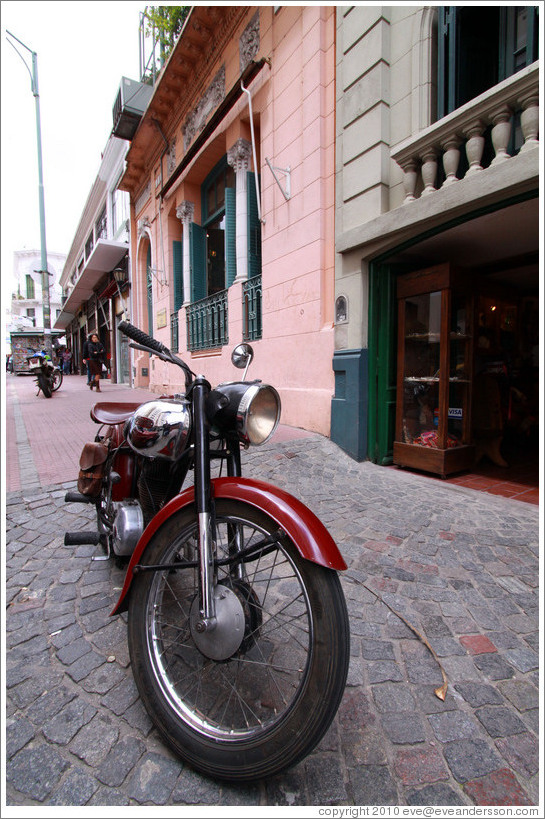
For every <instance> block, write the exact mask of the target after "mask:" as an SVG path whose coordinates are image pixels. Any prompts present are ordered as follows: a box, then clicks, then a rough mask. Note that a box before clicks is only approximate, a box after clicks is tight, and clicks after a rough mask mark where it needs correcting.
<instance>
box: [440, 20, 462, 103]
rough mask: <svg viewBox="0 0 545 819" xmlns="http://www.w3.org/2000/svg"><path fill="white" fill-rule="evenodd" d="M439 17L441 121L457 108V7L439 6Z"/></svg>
mask: <svg viewBox="0 0 545 819" xmlns="http://www.w3.org/2000/svg"><path fill="white" fill-rule="evenodd" d="M437 16H438V19H437V39H438V43H437V119H441V118H442V117H446V115H447V114H450V113H451V111H454V108H455V107H456V105H455V97H456V31H457V29H456V7H454V6H439V8H438V9H437Z"/></svg>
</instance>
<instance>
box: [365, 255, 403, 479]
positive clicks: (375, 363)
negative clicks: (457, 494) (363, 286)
mask: <svg viewBox="0 0 545 819" xmlns="http://www.w3.org/2000/svg"><path fill="white" fill-rule="evenodd" d="M396 272H398V271H397V270H396V271H395V272H394V270H393V269H392V268H391V267H390V266H389V265H383V264H376V263H372V264H371V266H370V282H369V416H368V441H369V444H368V454H369V458H370V460H372V461H374V462H375V463H378V464H381V465H386V464H390V463H391V462H392V457H393V442H394V435H395V415H396V391H397V383H396V376H397V321H396V318H397V300H396V285H397V276H396V275H395V273H396Z"/></svg>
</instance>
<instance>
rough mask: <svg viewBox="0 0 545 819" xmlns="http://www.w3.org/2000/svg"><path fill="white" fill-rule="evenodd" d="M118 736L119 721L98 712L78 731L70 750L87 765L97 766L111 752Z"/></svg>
mask: <svg viewBox="0 0 545 819" xmlns="http://www.w3.org/2000/svg"><path fill="white" fill-rule="evenodd" d="M118 738H119V726H118V724H117V721H114V720H113V719H109V718H108V717H106V716H104V715H102V714H100V713H97V714H96V715H95V716H94V717H93V719H92V720H91V721H90V722H88V723H87V725H84V726H83V727H82V728H81V729H80V730H79V731H78V733H77V734H76V736H75V737H74V739H73V740H72V742H71V743H70V751H71V753H73V754H75V755H76V756H77V757H79V758H80V759H82V760H83V761H84V762H86V763H87V765H89V766H92V767H95V766H96V765H98V764H99V763H101V762H102V760H103V759H104V757H105V756H106V754H108V753H109V752H110V750H111V748H112V746H113V745H114V744H115V743H116V742H117V740H118Z"/></svg>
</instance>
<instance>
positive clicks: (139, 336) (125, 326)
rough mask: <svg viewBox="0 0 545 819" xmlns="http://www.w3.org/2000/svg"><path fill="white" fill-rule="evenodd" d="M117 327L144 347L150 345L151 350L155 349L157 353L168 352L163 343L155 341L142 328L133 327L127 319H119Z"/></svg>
mask: <svg viewBox="0 0 545 819" xmlns="http://www.w3.org/2000/svg"><path fill="white" fill-rule="evenodd" d="M119 329H120V330H121V332H122V333H124V334H125V335H126V336H128V337H129V338H132V340H133V341H136V342H137V343H138V344H144V345H145V346H146V347H151V349H152V350H156V351H157V352H158V353H164V352H169V350H167V348H166V347H165V346H164V344H161V342H160V341H156V340H155V339H154V338H152V337H151V336H148V334H147V333H144V332H143V330H139V329H138V327H135V326H134V325H133V324H130V322H128V321H120V322H119Z"/></svg>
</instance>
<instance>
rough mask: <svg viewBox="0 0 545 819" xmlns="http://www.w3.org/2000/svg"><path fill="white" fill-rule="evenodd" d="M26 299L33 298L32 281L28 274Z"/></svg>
mask: <svg viewBox="0 0 545 819" xmlns="http://www.w3.org/2000/svg"><path fill="white" fill-rule="evenodd" d="M26 297H27V299H33V298H34V297H35V296H34V279H33V278H32V276H31V275H30V273H27V274H26Z"/></svg>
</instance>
